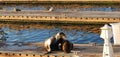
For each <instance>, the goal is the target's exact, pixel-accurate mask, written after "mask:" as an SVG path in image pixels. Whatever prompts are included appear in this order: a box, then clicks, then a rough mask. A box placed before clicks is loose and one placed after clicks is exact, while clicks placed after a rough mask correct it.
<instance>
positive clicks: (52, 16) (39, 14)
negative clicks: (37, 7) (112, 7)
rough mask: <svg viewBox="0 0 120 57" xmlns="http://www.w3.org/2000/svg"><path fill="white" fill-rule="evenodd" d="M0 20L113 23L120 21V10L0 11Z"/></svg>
mask: <svg viewBox="0 0 120 57" xmlns="http://www.w3.org/2000/svg"><path fill="white" fill-rule="evenodd" d="M0 21H24V22H51V23H52V22H53V23H113V22H120V12H103V11H79V12H49V11H18V12H15V11H0Z"/></svg>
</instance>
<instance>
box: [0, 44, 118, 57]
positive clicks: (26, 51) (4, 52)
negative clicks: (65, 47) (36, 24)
mask: <svg viewBox="0 0 120 57" xmlns="http://www.w3.org/2000/svg"><path fill="white" fill-rule="evenodd" d="M42 45H43V44H41V43H26V44H22V45H21V46H19V45H14V44H13V45H9V44H7V45H5V46H3V47H1V48H0V57H74V55H75V54H74V52H73V51H80V52H78V56H80V57H102V52H103V50H102V49H103V45H98V44H97V45H94V44H74V48H73V50H72V52H71V53H64V52H63V51H53V52H52V53H50V54H44V53H45V50H44V49H43V46H42ZM26 46H27V47H29V48H24V47H26ZM10 47H12V48H10ZM32 47H36V48H33V49H32ZM119 49H120V46H114V45H113V50H114V57H119V56H120V50H119Z"/></svg>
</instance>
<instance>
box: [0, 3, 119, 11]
mask: <svg viewBox="0 0 120 57" xmlns="http://www.w3.org/2000/svg"><path fill="white" fill-rule="evenodd" d="M50 7H53V8H54V11H57V12H58V11H120V8H119V7H117V6H116V5H114V6H105V5H101V6H97V5H96V6H95V5H93V6H90V5H87V6H86V5H77V6H76V5H74V4H73V6H71V5H65V6H64V5H54V4H53V5H51V4H48V5H41V4H21V5H20V4H19V5H17V4H16V5H15V4H10V5H1V6H0V8H2V9H3V10H13V9H14V8H17V9H21V10H48V9H49V8H50ZM75 7H77V8H75Z"/></svg>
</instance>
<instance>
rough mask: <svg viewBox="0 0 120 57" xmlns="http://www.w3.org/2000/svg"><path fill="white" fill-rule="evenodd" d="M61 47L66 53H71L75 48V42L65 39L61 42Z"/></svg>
mask: <svg viewBox="0 0 120 57" xmlns="http://www.w3.org/2000/svg"><path fill="white" fill-rule="evenodd" d="M61 49H62V51H63V52H65V53H70V52H71V50H72V49H73V43H72V42H70V41H68V40H64V41H63V42H62V44H61Z"/></svg>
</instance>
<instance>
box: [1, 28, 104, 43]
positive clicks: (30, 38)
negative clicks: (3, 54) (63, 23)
mask: <svg viewBox="0 0 120 57" xmlns="http://www.w3.org/2000/svg"><path fill="white" fill-rule="evenodd" d="M2 30H3V31H4V32H5V33H7V35H6V36H7V37H8V38H7V42H24V43H25V42H44V41H45V39H47V38H49V37H51V36H53V35H55V34H56V33H58V32H60V31H63V32H65V34H66V35H67V39H68V40H70V41H72V42H73V43H81V44H83V43H84V44H86V43H91V42H94V43H97V44H102V43H103V39H102V38H100V35H99V34H96V33H92V32H88V31H85V30H75V29H72V30H66V29H62V28H52V29H35V28H31V29H23V30H14V29H10V28H9V27H3V28H2Z"/></svg>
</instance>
